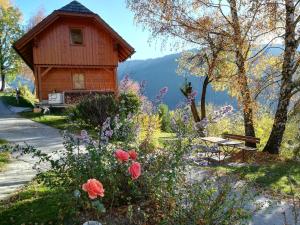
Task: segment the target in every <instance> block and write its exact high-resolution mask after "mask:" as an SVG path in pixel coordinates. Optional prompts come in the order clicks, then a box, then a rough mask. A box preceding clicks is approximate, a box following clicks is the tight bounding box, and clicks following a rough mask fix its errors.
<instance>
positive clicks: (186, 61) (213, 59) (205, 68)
mask: <svg viewBox="0 0 300 225" xmlns="http://www.w3.org/2000/svg"><path fill="white" fill-rule="evenodd" d="M206 40H207V46H206V47H205V48H202V49H200V50H198V51H190V52H185V53H183V54H182V55H181V57H180V59H179V63H178V64H179V65H178V73H179V74H181V73H184V72H185V71H188V72H189V73H190V74H191V75H193V76H204V79H203V82H202V90H201V97H200V112H201V114H200V115H201V116H195V115H194V116H193V117H194V119H195V118H196V119H197V118H200V120H203V119H204V118H206V92H207V87H208V85H209V84H210V83H211V82H217V81H220V79H221V78H222V77H224V74H222V72H221V70H222V68H224V67H223V62H224V56H223V55H222V51H223V49H224V45H225V40H222V39H219V38H218V37H217V38H215V39H213V37H212V36H211V35H208V36H207V37H206ZM185 90H189V88H185ZM181 91H182V92H183V89H182V90H181ZM190 91H192V90H190ZM189 94H191V93H189ZM189 94H188V93H184V95H185V96H189ZM191 104H195V101H191ZM191 108H192V109H194V110H192V112H193V113H197V114H199V113H198V111H197V107H196V106H192V107H191ZM195 122H199V121H197V120H195Z"/></svg>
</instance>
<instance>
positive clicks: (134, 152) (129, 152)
mask: <svg viewBox="0 0 300 225" xmlns="http://www.w3.org/2000/svg"><path fill="white" fill-rule="evenodd" d="M128 154H129V156H130V158H131V159H132V160H136V159H137V156H138V155H137V153H136V151H134V150H130V151H128Z"/></svg>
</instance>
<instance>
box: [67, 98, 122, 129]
mask: <svg viewBox="0 0 300 225" xmlns="http://www.w3.org/2000/svg"><path fill="white" fill-rule="evenodd" d="M117 112H118V106H117V102H116V100H115V97H114V96H113V95H105V94H102V95H100V94H91V95H88V96H85V97H84V98H83V99H82V101H80V102H79V103H78V104H77V105H76V107H75V108H74V109H73V110H72V112H71V113H70V114H71V117H72V118H71V119H75V120H81V121H84V122H85V123H87V124H89V125H91V126H93V127H101V126H102V124H103V123H104V121H105V120H106V119H107V117H113V116H114V115H116V114H117Z"/></svg>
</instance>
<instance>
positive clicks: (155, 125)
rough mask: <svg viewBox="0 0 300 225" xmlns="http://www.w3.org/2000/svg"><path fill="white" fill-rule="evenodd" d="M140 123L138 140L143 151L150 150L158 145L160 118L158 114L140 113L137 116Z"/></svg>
mask: <svg viewBox="0 0 300 225" xmlns="http://www.w3.org/2000/svg"><path fill="white" fill-rule="evenodd" d="M137 122H138V123H139V124H140V135H139V142H140V143H142V144H141V147H143V149H144V150H145V151H151V150H154V149H155V148H157V147H158V144H159V143H158V136H159V135H160V132H161V131H160V126H161V125H160V119H159V116H158V115H148V114H140V115H139V116H138V117H137Z"/></svg>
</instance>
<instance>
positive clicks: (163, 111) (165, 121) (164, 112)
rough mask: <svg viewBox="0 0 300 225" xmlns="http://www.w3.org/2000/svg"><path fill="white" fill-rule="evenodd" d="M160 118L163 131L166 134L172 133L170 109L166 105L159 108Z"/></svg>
mask: <svg viewBox="0 0 300 225" xmlns="http://www.w3.org/2000/svg"><path fill="white" fill-rule="evenodd" d="M158 114H159V118H160V119H161V130H162V131H164V132H172V129H171V115H170V113H169V108H168V106H167V105H165V104H160V105H159V107H158Z"/></svg>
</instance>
